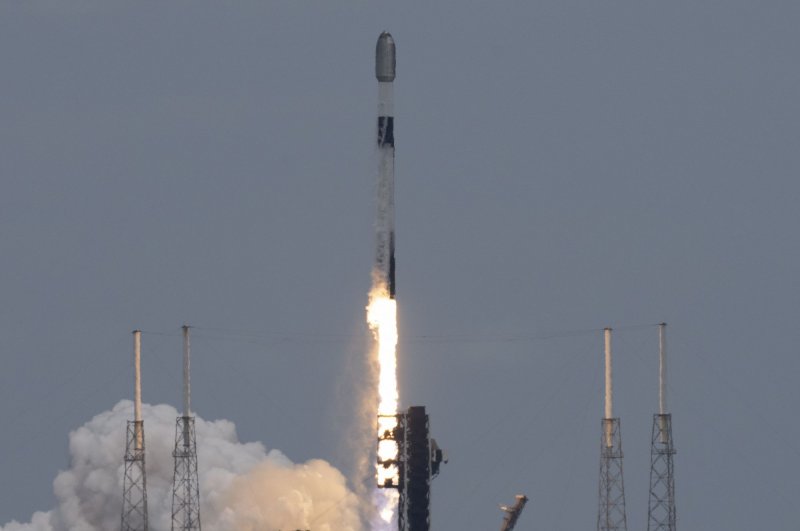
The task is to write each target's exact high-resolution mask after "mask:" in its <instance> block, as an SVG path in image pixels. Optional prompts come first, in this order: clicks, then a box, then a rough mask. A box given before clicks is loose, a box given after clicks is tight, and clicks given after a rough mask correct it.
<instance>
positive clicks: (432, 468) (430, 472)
mask: <svg viewBox="0 0 800 531" xmlns="http://www.w3.org/2000/svg"><path fill="white" fill-rule="evenodd" d="M380 418H392V419H394V420H395V424H394V426H395V427H394V429H392V430H386V431H385V432H383V433H380V434H379V436H378V444H379V445H380V443H381V441H392V442H394V443H395V444H396V446H397V454H396V455H395V456H393V457H392V458H390V459H381V458H380V457H379V458H378V466H382V467H385V468H390V467H396V469H397V481H396V482H395V481H394V480H393V479H387V480H386V481H385V482H384V483H383V484H378V487H379V488H384V489H397V491H398V492H399V494H400V501H399V504H398V517H397V527H398V530H399V531H429V529H430V522H431V517H430V512H431V510H430V501H431V481H432V480H433V478H435V477H436V476H438V475H439V470H440V467H441V464H442V463H446V462H447V459H446V457H445V455H444V452H443V451H442V450H441V449H440V448H439V446H438V445H437V444H436V440H435V439H433V438H431V436H430V420H429V418H428V415H427V413H426V412H425V406H413V407H410V408H408V411H406V412H403V413H398V414H396V415H379V419H380Z"/></svg>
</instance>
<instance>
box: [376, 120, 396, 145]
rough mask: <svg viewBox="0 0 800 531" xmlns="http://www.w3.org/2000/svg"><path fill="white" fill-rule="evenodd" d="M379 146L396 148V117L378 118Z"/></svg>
mask: <svg viewBox="0 0 800 531" xmlns="http://www.w3.org/2000/svg"><path fill="white" fill-rule="evenodd" d="M378 145H379V146H381V147H383V146H392V147H394V116H378Z"/></svg>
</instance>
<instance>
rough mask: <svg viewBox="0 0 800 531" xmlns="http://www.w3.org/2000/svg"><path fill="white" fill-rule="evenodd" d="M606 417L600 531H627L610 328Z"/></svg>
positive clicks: (607, 343)
mask: <svg viewBox="0 0 800 531" xmlns="http://www.w3.org/2000/svg"><path fill="white" fill-rule="evenodd" d="M603 332H604V336H605V361H606V363H605V369H606V394H605V417H604V418H603V420H602V434H601V437H600V495H599V505H598V511H597V530H598V531H627V529H628V522H627V517H626V516H625V483H624V481H623V475H622V433H621V431H620V422H619V418H615V417H614V410H613V387H612V374H611V329H610V328H606V329H605V330H604V331H603Z"/></svg>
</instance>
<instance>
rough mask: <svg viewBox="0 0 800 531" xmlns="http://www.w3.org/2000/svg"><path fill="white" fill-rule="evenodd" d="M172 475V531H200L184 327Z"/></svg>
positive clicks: (185, 331)
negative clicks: (180, 401) (179, 413)
mask: <svg viewBox="0 0 800 531" xmlns="http://www.w3.org/2000/svg"><path fill="white" fill-rule="evenodd" d="M172 456H173V457H174V458H175V473H174V475H173V480H172V531H195V530H196V531H200V486H199V480H198V476H197V438H196V436H195V431H194V417H193V416H192V414H191V388H190V377H189V327H188V326H186V325H184V327H183V415H182V416H180V417H178V419H177V421H176V423H175V450H174V451H173V452H172Z"/></svg>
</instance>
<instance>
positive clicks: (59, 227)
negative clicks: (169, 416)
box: [0, 0, 800, 531]
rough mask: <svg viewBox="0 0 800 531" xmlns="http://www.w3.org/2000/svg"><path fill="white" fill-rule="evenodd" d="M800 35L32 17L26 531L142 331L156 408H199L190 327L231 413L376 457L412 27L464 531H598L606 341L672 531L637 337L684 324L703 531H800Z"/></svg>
mask: <svg viewBox="0 0 800 531" xmlns="http://www.w3.org/2000/svg"><path fill="white" fill-rule="evenodd" d="M798 26H800V7H799V6H798V3H797V2H796V1H790V0H786V1H779V0H772V1H765V2H753V1H750V0H725V1H712V0H704V1H686V0H677V1H670V2H663V1H662V2H652V1H644V2H643V1H625V0H621V1H616V0H614V1H603V2H597V1H584V0H571V1H564V0H547V1H536V2H502V3H498V2H464V1H440V2H436V3H435V5H432V4H431V3H430V2H402V3H400V2H398V3H397V4H396V5H391V4H389V3H388V2H350V3H338V2H324V1H317V2H292V1H288V0H287V1H281V2H264V1H241V2H236V3H228V2H226V3H220V2H214V1H210V0H192V1H173V2H144V3H142V2H116V1H100V0H75V1H71V2H62V1H56V0H47V1H44V0H41V1H40V0H32V1H28V2H21V1H7V2H3V4H2V5H0V65H2V72H3V74H2V80H3V81H2V84H0V182H2V194H0V249H2V260H0V279H2V280H0V289H1V291H0V302H1V304H0V336H1V337H2V356H3V361H4V363H3V366H4V370H3V371H1V372H0V419H2V420H3V424H4V425H5V426H6V428H5V429H3V436H2V437H1V438H0V448H2V451H1V452H0V470H2V471H3V477H4V478H5V479H6V489H4V494H3V496H2V497H1V498H0V523H1V522H6V521H8V520H10V519H12V518H16V519H18V520H24V521H27V520H28V519H29V516H30V513H31V512H33V511H34V510H37V509H49V508H50V507H52V505H53V495H52V485H51V482H52V479H53V477H54V476H55V474H56V473H57V471H58V470H59V469H61V468H64V467H66V466H67V465H68V463H67V456H68V451H67V438H66V437H67V434H68V432H69V430H71V429H74V428H75V427H77V426H79V425H80V424H82V423H83V422H84V421H85V420H87V419H88V418H90V417H91V416H93V415H94V414H96V413H99V412H101V411H103V410H106V409H108V408H110V407H111V406H113V405H114V404H115V403H116V402H117V401H118V400H119V399H120V398H127V397H129V396H130V394H131V390H130V370H129V368H130V361H129V359H130V344H131V338H130V331H131V330H132V329H133V328H135V327H141V328H143V329H144V330H145V335H144V339H143V341H144V362H143V363H144V372H145V374H144V378H145V383H144V387H145V389H144V393H145V399H146V401H148V402H151V403H158V402H169V403H172V404H178V402H179V398H180V397H179V393H180V389H179V385H178V384H179V382H178V378H179V371H180V358H179V356H180V339H179V337H178V335H177V334H178V331H179V330H178V327H179V326H180V325H181V324H182V323H184V322H189V323H192V324H195V325H197V326H198V329H197V330H196V331H195V335H196V339H195V341H194V343H193V346H194V350H193V353H194V356H195V360H194V361H195V363H194V375H193V377H194V380H193V385H194V387H193V391H194V405H195V407H196V410H197V411H198V412H199V413H200V414H201V415H202V416H203V417H205V418H228V419H230V420H233V421H234V422H236V423H237V425H238V427H239V434H240V437H241V438H242V439H244V440H260V441H263V442H264V443H265V444H266V445H267V446H268V447H270V448H279V449H281V450H282V451H284V452H285V453H286V454H287V455H288V456H289V457H290V458H292V459H293V460H295V461H301V460H305V459H308V458H312V457H321V458H324V459H327V460H329V461H331V462H332V463H333V464H334V465H336V466H340V467H344V468H345V469H346V468H347V467H348V466H349V465H350V464H351V461H352V456H349V455H347V452H346V451H345V450H344V449H345V448H346V447H347V444H346V439H347V437H348V429H349V426H350V424H351V419H352V414H351V411H350V409H349V405H350V402H351V401H349V400H348V399H347V396H348V393H349V389H350V388H351V387H352V386H354V385H358V381H359V377H358V372H357V371H356V370H355V369H354V367H355V366H356V365H357V363H356V361H357V360H358V359H359V357H361V356H363V355H364V354H363V338H364V336H365V334H366V330H365V325H364V324H363V321H364V306H365V304H366V293H367V291H368V289H369V270H370V267H371V264H372V254H373V229H372V223H373V218H374V213H373V209H374V200H373V195H374V191H375V189H374V181H375V174H376V169H375V162H376V158H375V154H374V150H373V149H374V148H373V135H374V127H375V117H374V114H375V105H376V82H375V78H374V70H373V68H374V67H373V59H374V55H373V54H374V44H375V39H376V38H377V36H378V34H379V33H380V31H382V30H384V29H388V30H389V31H391V32H392V33H393V35H394V37H395V40H396V42H397V46H398V77H397V81H396V83H395V108H396V114H397V119H396V139H397V157H398V159H397V172H396V175H397V199H396V202H397V231H398V243H397V259H398V280H397V282H398V304H399V318H400V336H401V340H400V341H401V346H400V350H401V354H400V357H401V360H400V385H401V402H402V403H403V404H404V405H406V406H407V405H415V404H424V405H426V406H427V407H428V409H429V412H430V414H431V417H432V419H431V423H432V429H433V431H434V436H435V437H436V438H437V439H438V441H439V443H440V444H441V445H442V446H443V447H445V448H447V449H449V453H450V458H451V462H450V464H448V465H447V466H446V467H445V468H444V470H443V472H442V474H441V476H440V477H439V478H438V479H436V480H435V483H434V492H433V503H434V507H433V521H434V526H435V528H436V529H439V530H441V531H455V530H457V529H465V528H474V529H492V528H493V527H498V526H499V523H500V519H501V513H500V511H499V510H497V503H499V502H511V501H512V500H513V496H514V494H516V493H518V492H524V493H526V494H528V495H529V496H530V497H531V498H532V502H531V503H530V504H529V506H528V508H527V509H526V512H525V514H524V515H523V517H522V519H521V521H520V524H519V526H518V529H535V528H536V529H538V528H542V529H544V528H549V529H557V530H558V529H564V530H566V529H580V528H583V529H591V528H593V527H594V526H595V519H596V511H597V473H598V472H597V471H598V454H599V439H600V422H599V420H600V417H601V416H602V404H601V394H600V392H601V359H602V340H601V336H600V333H599V332H586V331H587V330H590V329H597V328H601V327H603V326H606V325H611V326H619V327H620V330H619V331H618V332H617V333H616V335H615V361H616V366H615V370H616V372H615V385H616V388H615V397H616V412H617V413H618V414H619V415H620V416H621V417H622V431H623V447H624V450H625V479H626V491H627V495H628V497H627V500H628V521H629V526H630V528H631V529H636V528H639V529H641V528H643V527H644V525H645V518H646V505H647V481H648V468H649V454H648V452H649V437H650V423H651V419H652V413H654V412H655V409H656V406H657V394H656V377H657V370H656V369H657V363H656V346H657V341H656V338H657V336H656V329H655V328H653V327H646V328H625V327H626V326H631V325H639V324H651V323H657V322H659V321H662V320H665V321H667V322H669V323H670V328H669V332H668V333H669V347H670V356H671V359H670V370H671V374H670V381H671V390H670V406H671V410H672V412H673V414H674V417H673V430H674V436H675V440H676V444H677V448H678V455H677V456H676V484H677V502H678V518H679V526H680V527H681V528H682V529H742V530H744V529H759V528H765V527H770V528H774V529H790V528H794V527H796V525H797V517H798V515H797V501H796V495H795V493H796V492H797V491H798V490H800V480H799V479H798V478H800V474H799V473H798V462H800V459H798V458H800V444H798V442H797V441H798V440H800V428H798V424H797V423H796V422H795V416H796V407H797V404H798V402H799V401H800V387H799V386H798V385H797V375H798V374H800V356H798V347H797V342H796V336H797V333H796V328H797V323H798V320H799V319H800V312H798V301H799V300H800V288H799V287H798V286H800V283H798V281H797V272H798V270H799V269H800V248H798V237H797V234H796V233H797V228H798V226H799V225H798V224H799V223H800V212H799V211H798V208H797V204H798V202H799V201H800V184H799V183H798V178H797V177H798V175H800V162H799V161H798V157H797V149H798V140H800V133H799V132H798V125H797V124H798V123H800V104H798V94H800V74H799V73H798V68H797V64H798V61H797V50H798V49H800V42H799V41H800V37H798V32H797V28H798ZM214 329H218V330H214ZM231 330H243V331H250V332H255V334H253V333H250V332H248V333H244V332H235V333H234V332H231ZM562 331H580V333H570V334H566V337H558V338H549V339H546V338H544V336H551V335H552V334H553V333H556V332H562ZM148 332H165V333H168V334H174V335H157V334H153V333H148ZM531 338H538V339H531ZM201 444H202V443H201ZM121 457H122V448H120V458H121Z"/></svg>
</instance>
